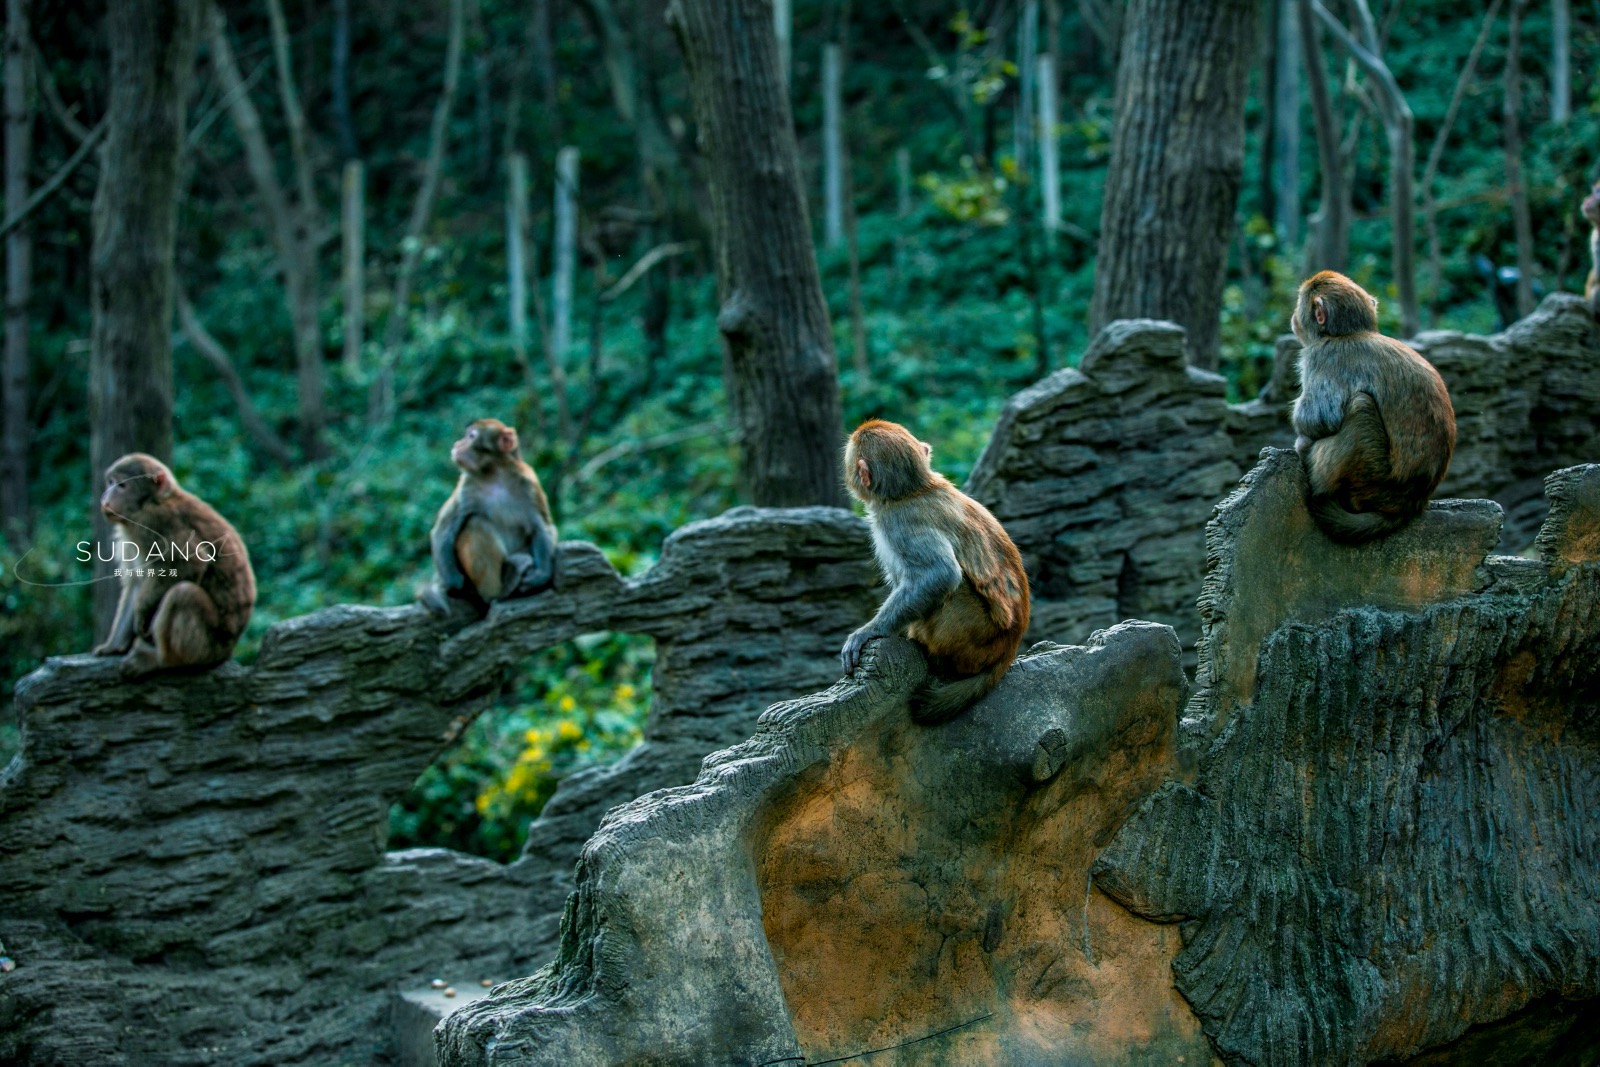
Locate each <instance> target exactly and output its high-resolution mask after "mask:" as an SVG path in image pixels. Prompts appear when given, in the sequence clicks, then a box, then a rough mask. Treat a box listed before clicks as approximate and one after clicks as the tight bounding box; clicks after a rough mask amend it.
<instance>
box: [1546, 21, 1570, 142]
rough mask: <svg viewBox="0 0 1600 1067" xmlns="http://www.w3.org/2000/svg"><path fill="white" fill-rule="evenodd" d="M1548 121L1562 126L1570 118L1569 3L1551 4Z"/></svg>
mask: <svg viewBox="0 0 1600 1067" xmlns="http://www.w3.org/2000/svg"><path fill="white" fill-rule="evenodd" d="M1550 36H1551V42H1550V119H1551V121H1552V122H1558V123H1561V124H1563V125H1564V124H1565V123H1566V122H1567V121H1568V120H1569V119H1571V118H1572V2H1571V0H1551V8H1550Z"/></svg>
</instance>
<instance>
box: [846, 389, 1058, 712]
mask: <svg viewBox="0 0 1600 1067" xmlns="http://www.w3.org/2000/svg"><path fill="white" fill-rule="evenodd" d="M932 451H933V450H932V449H931V448H930V447H929V446H928V445H926V444H924V443H923V442H921V441H919V440H917V439H916V438H915V437H913V436H912V435H911V432H910V431H909V430H907V429H906V428H905V427H904V426H900V425H898V424H896V423H893V422H883V421H881V420H878V419H874V420H871V421H869V422H864V423H862V424H861V425H860V426H859V427H857V428H856V432H855V433H853V434H851V435H850V442H849V444H847V445H846V446H845V452H844V477H845V483H846V484H847V485H848V486H849V488H850V492H851V493H852V494H853V495H854V496H855V497H856V499H857V500H860V501H861V502H862V503H864V504H866V505H867V518H868V520H869V521H870V522H871V523H872V547H873V551H874V553H875V554H876V555H877V557H878V566H879V567H881V568H882V569H883V575H884V577H885V578H886V579H887V580H888V582H889V585H890V586H891V587H892V588H891V590H890V593H889V598H888V599H887V600H885V601H884V602H883V606H882V607H880V608H879V609H878V613H877V615H875V616H873V619H872V621H871V622H869V623H867V624H866V625H865V626H863V627H861V629H859V630H857V631H856V632H855V633H853V634H851V635H850V639H849V640H848V641H846V642H845V644H844V649H843V651H842V652H841V653H840V659H841V660H842V661H843V663H844V669H845V672H846V673H850V672H852V671H854V670H855V669H856V664H857V663H859V662H860V659H861V650H862V648H863V646H865V645H866V643H867V642H868V641H870V640H872V639H873V638H874V637H887V636H890V635H891V634H901V633H903V634H905V636H907V637H909V638H911V640H913V641H915V642H917V643H918V644H919V645H921V646H922V648H923V650H924V651H925V652H926V653H927V657H928V670H929V673H930V674H931V675H932V677H931V678H930V680H929V681H928V682H927V683H926V684H925V685H924V686H923V687H922V688H921V689H920V690H919V691H918V692H917V693H916V694H915V695H914V696H913V698H912V704H911V712H912V716H913V718H915V719H917V720H918V721H919V722H943V721H944V720H946V719H950V718H954V717H955V716H956V715H959V714H960V713H961V712H963V711H965V710H966V709H967V708H968V707H970V706H971V705H972V704H974V703H976V702H977V701H978V700H979V699H981V698H982V697H983V696H984V694H986V693H988V692H989V690H991V689H993V688H994V687H995V686H996V685H999V684H1000V679H1001V678H1003V677H1005V673H1006V671H1007V670H1009V669H1010V667H1011V661H1012V660H1014V659H1015V658H1016V655H1017V646H1018V645H1020V644H1021V643H1022V635H1023V634H1024V633H1025V632H1026V631H1027V629H1028V576H1027V574H1026V573H1025V572H1024V571H1023V569H1022V557H1021V555H1019V554H1018V552H1017V546H1016V545H1014V544H1012V542H1011V538H1010V537H1008V536H1007V535H1006V532H1005V530H1004V529H1002V528H1001V526H1000V523H999V522H998V521H996V519H995V517H994V516H993V515H991V514H989V511H988V509H986V508H985V507H984V506H983V505H982V504H980V503H978V502H977V501H976V500H973V499H972V498H971V497H969V496H967V495H966V494H965V493H962V492H961V491H960V490H959V489H957V488H956V487H955V486H953V485H951V484H950V483H949V481H947V480H946V479H945V477H944V476H943V475H942V474H938V473H936V472H935V471H934V470H933V469H932V468H931V467H930V466H929V465H928V458H929V456H930V455H931V454H932Z"/></svg>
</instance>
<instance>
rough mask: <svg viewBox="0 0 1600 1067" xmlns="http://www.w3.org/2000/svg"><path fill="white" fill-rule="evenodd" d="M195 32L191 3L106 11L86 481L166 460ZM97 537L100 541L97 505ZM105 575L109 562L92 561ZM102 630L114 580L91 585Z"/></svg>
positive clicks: (134, 1) (170, 0)
mask: <svg viewBox="0 0 1600 1067" xmlns="http://www.w3.org/2000/svg"><path fill="white" fill-rule="evenodd" d="M198 31H199V13H198V11H197V3H196V0H117V2H116V3H114V4H110V5H107V8H106V35H107V38H108V39H109V41H110V46H111V48H110V50H111V73H110V84H111V85H114V86H116V92H114V93H112V94H110V97H109V101H110V103H109V107H108V109H107V114H108V118H109V122H110V129H109V131H108V135H107V138H106V146H105V150H104V156H103V157H102V162H101V169H100V184H99V188H98V189H97V191H96V193H95V202H94V251H93V254H92V256H91V267H92V274H91V282H90V287H89V306H90V310H91V313H92V322H91V326H90V348H89V456H90V459H89V463H90V466H91V467H92V468H93V470H92V480H91V482H90V484H91V485H93V486H95V487H96V496H98V487H99V485H100V476H101V474H102V472H103V471H104V470H105V469H106V468H107V467H109V466H110V465H111V464H112V462H113V461H114V460H116V459H117V458H118V457H119V456H121V455H123V454H124V453H127V452H136V451H137V452H148V453H150V454H151V455H153V456H155V457H156V458H157V459H160V460H162V461H167V460H170V459H171V458H172V297H173V284H172V283H173V278H172V267H173V259H172V257H173V246H174V243H175V240H176V230H177V218H178V212H177V207H178V173H179V156H180V154H181V152H182V148H183V139H184V119H185V115H184V104H185V102H186V100H187V98H188V93H189V78H190V73H191V70H192V67H193V64H194V51H195V41H196V37H197V34H198ZM95 515H96V520H95V537H96V540H107V539H108V538H107V528H106V525H105V520H104V519H102V518H99V510H98V509H95ZM96 572H97V574H98V575H99V576H101V577H105V576H107V575H109V573H110V565H109V564H105V563H100V564H97V567H96ZM95 593H96V595H95V615H96V619H97V622H98V623H99V626H100V627H101V628H104V626H105V625H106V624H108V623H109V621H110V616H111V612H112V611H113V609H114V608H115V606H116V598H117V589H116V583H114V582H110V581H102V582H97V583H96V584H95Z"/></svg>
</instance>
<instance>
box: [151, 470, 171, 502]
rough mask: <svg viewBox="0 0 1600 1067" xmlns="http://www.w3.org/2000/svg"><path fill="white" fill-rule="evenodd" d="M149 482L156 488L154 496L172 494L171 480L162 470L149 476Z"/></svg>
mask: <svg viewBox="0 0 1600 1067" xmlns="http://www.w3.org/2000/svg"><path fill="white" fill-rule="evenodd" d="M150 481H151V483H153V484H154V485H155V487H156V496H157V497H163V496H166V495H167V494H168V493H170V492H172V479H171V478H170V477H169V476H168V475H167V472H166V471H164V470H158V471H156V472H155V473H154V474H152V475H151V476H150Z"/></svg>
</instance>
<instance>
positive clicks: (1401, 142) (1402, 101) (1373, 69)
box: [1312, 0, 1421, 337]
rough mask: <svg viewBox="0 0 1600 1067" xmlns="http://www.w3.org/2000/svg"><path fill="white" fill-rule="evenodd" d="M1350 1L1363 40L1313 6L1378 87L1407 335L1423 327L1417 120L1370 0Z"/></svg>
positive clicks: (1398, 287)
mask: <svg viewBox="0 0 1600 1067" xmlns="http://www.w3.org/2000/svg"><path fill="white" fill-rule="evenodd" d="M1349 6H1350V8H1351V9H1352V10H1353V11H1354V12H1355V14H1356V17H1357V30H1356V33H1359V34H1360V39H1359V40H1358V39H1357V38H1356V34H1355V33H1352V32H1351V31H1350V30H1348V29H1346V28H1345V26H1344V25H1343V24H1342V23H1341V22H1339V20H1338V19H1336V18H1334V17H1333V15H1332V14H1331V13H1330V12H1329V11H1328V9H1327V8H1326V7H1324V6H1323V5H1322V3H1321V2H1320V0H1312V10H1313V11H1315V12H1316V15H1317V18H1318V19H1320V20H1322V22H1323V24H1324V25H1326V26H1327V27H1328V29H1329V30H1330V31H1332V33H1333V35H1334V37H1335V38H1337V39H1338V41H1339V43H1340V44H1341V45H1343V46H1344V49H1345V51H1347V52H1349V53H1350V58H1351V59H1353V60H1355V62H1356V66H1358V67H1360V68H1361V70H1363V71H1365V72H1366V74H1367V77H1368V78H1370V79H1371V82H1372V85H1373V86H1374V87H1375V89H1376V92H1374V93H1373V98H1374V103H1375V105H1376V107H1377V109H1378V116H1379V118H1380V119H1382V121H1383V128H1384V133H1385V134H1386V135H1387V138H1388V142H1389V224H1390V232H1391V251H1392V255H1391V267H1392V270H1393V273H1394V282H1395V289H1396V290H1397V292H1398V295H1399V303H1400V329H1401V332H1402V333H1403V334H1404V335H1405V336H1406V337H1413V336H1415V335H1416V333H1417V331H1418V330H1419V329H1420V328H1421V316H1420V314H1419V311H1418V306H1417V267H1416V222H1415V218H1416V192H1415V187H1414V182H1415V180H1416V179H1415V177H1414V175H1415V173H1416V136H1415V134H1414V132H1413V130H1414V122H1413V120H1412V116H1411V107H1410V105H1409V104H1407V103H1406V98H1405V94H1404V93H1402V92H1401V91H1400V83H1399V82H1397V81H1396V80H1395V77H1394V73H1393V72H1392V71H1390V70H1389V65H1388V64H1387V63H1386V62H1385V61H1384V58H1383V52H1382V43H1381V40H1380V38H1379V36H1378V29H1377V24H1376V22H1374V20H1373V18H1372V9H1371V8H1370V7H1369V6H1368V4H1367V0H1351V3H1350V5H1349Z"/></svg>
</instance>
